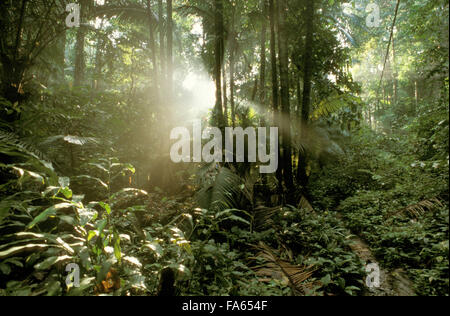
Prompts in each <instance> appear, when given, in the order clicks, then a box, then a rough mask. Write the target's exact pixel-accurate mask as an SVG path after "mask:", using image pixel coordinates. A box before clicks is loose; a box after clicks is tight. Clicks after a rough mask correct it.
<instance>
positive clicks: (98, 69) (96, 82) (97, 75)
mask: <svg viewBox="0 0 450 316" xmlns="http://www.w3.org/2000/svg"><path fill="white" fill-rule="evenodd" d="M103 22H104V20H103V19H102V21H101V24H100V29H99V31H98V33H97V46H96V49H95V68H94V77H93V80H92V88H94V89H96V90H98V89H100V85H101V83H100V79H101V74H102V49H103V39H102V38H101V36H100V32H101V29H102V27H103Z"/></svg>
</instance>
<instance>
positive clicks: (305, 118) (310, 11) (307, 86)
mask: <svg viewBox="0 0 450 316" xmlns="http://www.w3.org/2000/svg"><path fill="white" fill-rule="evenodd" d="M305 21H306V43H305V55H304V65H303V71H304V78H303V102H302V122H301V124H302V128H301V133H302V134H301V137H302V138H304V137H308V136H307V125H308V122H309V116H310V111H311V88H312V71H313V69H312V56H313V49H314V45H313V41H314V38H313V34H314V0H309V1H307V5H306V10H305ZM307 163H308V158H307V153H306V152H302V153H301V155H300V157H299V168H298V180H299V184H300V185H301V186H302V188H303V190H304V191H306V187H307V185H308V175H307V173H306V166H307Z"/></svg>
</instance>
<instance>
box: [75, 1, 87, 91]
mask: <svg viewBox="0 0 450 316" xmlns="http://www.w3.org/2000/svg"><path fill="white" fill-rule="evenodd" d="M87 5H88V3H87V2H86V0H82V1H80V18H81V21H80V22H81V25H80V27H79V28H78V29H77V35H76V44H75V69H74V78H73V80H74V82H73V85H74V86H75V87H79V86H81V85H82V84H83V82H84V73H85V68H86V61H85V59H86V57H85V52H84V46H85V39H86V27H85V26H84V25H83V22H84V18H85V15H86V11H87Z"/></svg>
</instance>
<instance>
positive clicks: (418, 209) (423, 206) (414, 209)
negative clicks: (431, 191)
mask: <svg viewBox="0 0 450 316" xmlns="http://www.w3.org/2000/svg"><path fill="white" fill-rule="evenodd" d="M443 206H444V204H443V203H442V202H441V201H440V200H439V199H437V198H432V199H429V200H424V201H421V202H419V203H415V204H411V205H408V206H407V207H405V208H403V209H400V210H398V211H395V212H393V213H390V214H389V215H388V217H392V216H399V215H403V214H408V215H409V216H411V217H413V218H416V219H417V218H420V217H421V216H423V215H424V214H425V213H426V212H431V211H433V210H434V209H436V208H438V207H443Z"/></svg>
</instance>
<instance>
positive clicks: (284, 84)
mask: <svg viewBox="0 0 450 316" xmlns="http://www.w3.org/2000/svg"><path fill="white" fill-rule="evenodd" d="M286 10H287V6H286V0H279V7H278V14H279V45H278V49H279V52H280V53H279V54H280V83H281V113H282V120H281V124H282V129H281V130H282V135H283V164H282V165H283V178H284V183H285V185H286V187H287V189H288V201H289V200H290V197H292V196H293V195H292V193H293V192H292V191H293V189H294V183H293V179H292V147H291V142H292V140H291V136H292V135H291V104H290V93H289V87H290V84H289V57H288V43H287V42H288V31H287V27H286Z"/></svg>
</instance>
